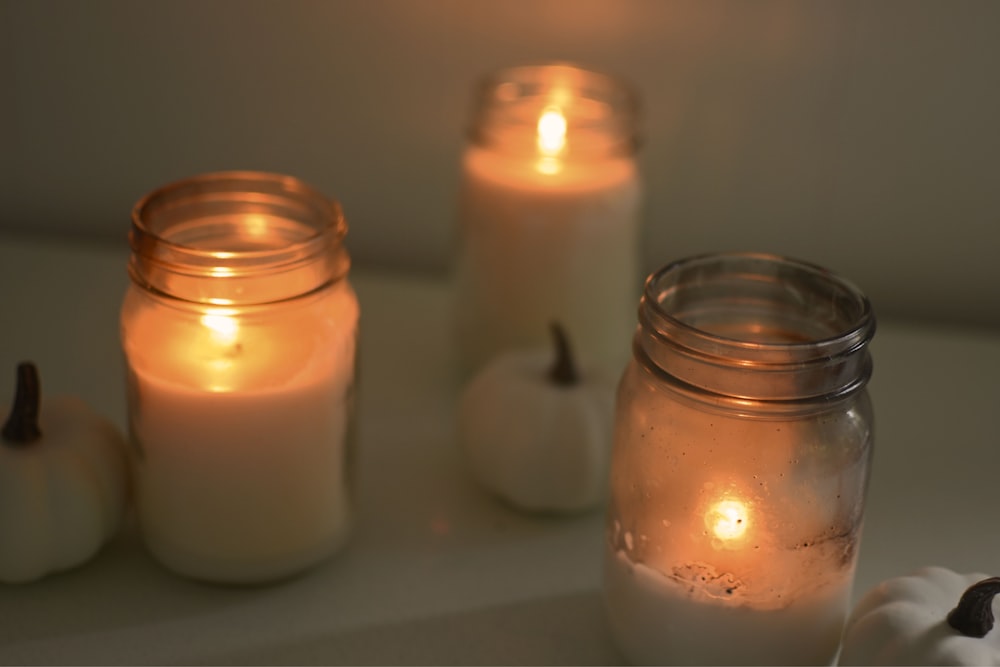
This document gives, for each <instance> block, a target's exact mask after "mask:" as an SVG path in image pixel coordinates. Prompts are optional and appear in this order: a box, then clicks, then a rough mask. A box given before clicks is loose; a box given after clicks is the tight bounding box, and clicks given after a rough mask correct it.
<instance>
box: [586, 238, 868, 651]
mask: <svg viewBox="0 0 1000 667" xmlns="http://www.w3.org/2000/svg"><path fill="white" fill-rule="evenodd" d="M874 332H875V318H874V315H873V313H872V309H871V307H870V304H869V302H868V300H867V299H866V298H865V296H864V295H863V294H862V293H861V292H860V291H859V290H858V289H857V288H856V287H854V286H853V285H852V284H850V283H849V282H847V281H845V280H842V279H840V278H838V277H837V276H835V275H833V274H831V273H830V272H828V271H826V270H824V269H822V268H819V267H816V266H813V265H811V264H807V263H804V262H799V261H795V260H792V259H787V258H782V257H776V256H770V255H759V254H720V255H709V256H701V257H695V258H691V259H686V260H682V261H679V262H676V263H673V264H670V265H668V266H666V267H665V268H663V269H661V270H660V271H658V272H656V273H654V274H653V275H651V276H650V277H649V279H648V280H647V282H646V287H645V291H644V294H643V296H642V299H641V301H640V306H639V327H638V329H637V331H636V334H635V338H634V343H633V360H632V361H631V362H630V363H629V365H628V366H627V368H626V370H625V373H624V375H623V378H622V381H621V384H620V387H619V393H618V402H617V408H616V423H615V436H614V449H613V454H612V470H611V501H610V508H609V515H608V525H607V537H608V551H607V554H606V560H605V579H604V591H605V603H606V606H607V610H608V614H609V618H610V622H611V627H612V632H613V635H614V637H615V639H616V641H617V643H618V645H619V647H620V648H621V650H622V652H623V653H624V655H625V656H626V657H627V658H628V659H629V660H631V661H633V662H636V663H660V664H666V663H673V664H744V665H746V664H830V662H831V661H832V660H833V659H834V657H835V656H836V653H837V648H838V645H839V640H840V632H841V628H842V625H843V621H844V617H845V615H846V612H847V607H848V600H849V594H850V588H851V584H852V581H853V577H854V568H855V560H856V555H857V550H858V543H859V539H860V534H861V526H862V518H863V511H864V504H865V496H866V492H867V484H868V477H869V467H870V461H871V456H872V446H873V414H872V407H871V403H870V401H869V398H868V393H867V391H866V389H865V385H866V383H867V382H868V379H869V377H870V375H871V371H872V362H871V357H870V354H869V351H868V343H869V342H870V340H871V339H872V336H873V335H874Z"/></svg>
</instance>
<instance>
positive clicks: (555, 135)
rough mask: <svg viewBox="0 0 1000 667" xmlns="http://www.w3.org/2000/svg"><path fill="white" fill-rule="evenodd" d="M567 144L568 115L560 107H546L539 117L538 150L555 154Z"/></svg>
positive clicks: (543, 153)
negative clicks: (564, 114)
mask: <svg viewBox="0 0 1000 667" xmlns="http://www.w3.org/2000/svg"><path fill="white" fill-rule="evenodd" d="M565 146H566V117H565V116H563V114H562V111H560V110H559V108H558V107H546V109H545V111H544V112H543V113H542V115H541V117H540V118H539V119H538V150H539V151H540V152H541V153H542V155H547V156H550V157H552V156H555V155H558V154H559V152H560V151H562V149H563V148H565Z"/></svg>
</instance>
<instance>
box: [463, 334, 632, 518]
mask: <svg viewBox="0 0 1000 667" xmlns="http://www.w3.org/2000/svg"><path fill="white" fill-rule="evenodd" d="M552 331H553V337H554V340H555V347H556V360H555V363H554V364H552V357H551V355H552V352H551V351H550V350H517V351H510V352H506V353H503V354H501V355H499V356H498V357H496V358H495V359H494V360H493V361H491V362H490V363H488V364H487V365H486V367H485V368H484V369H483V370H482V371H481V372H480V373H479V374H478V375H476V376H475V377H474V378H473V380H472V381H471V382H470V383H469V385H468V386H467V387H466V389H465V391H464V392H463V394H462V397H461V402H460V406H459V424H458V431H459V442H460V445H461V447H462V449H463V450H464V452H465V457H466V459H467V462H468V464H469V467H470V468H471V471H472V473H473V475H474V477H475V478H476V479H477V480H478V481H479V482H480V483H481V484H482V485H483V486H484V487H485V488H486V489H488V490H489V491H491V492H493V493H494V494H496V495H498V496H500V497H501V498H502V499H503V500H505V501H507V502H508V503H510V504H511V505H513V506H514V507H516V508H519V509H522V510H528V511H537V512H576V511H581V510H586V509H590V508H593V507H596V506H597V505H598V504H599V503H600V502H601V501H602V500H603V498H604V496H605V493H606V487H607V477H608V465H609V460H610V456H611V437H612V422H613V418H614V394H615V385H614V382H612V381H609V380H608V379H607V378H606V377H604V376H602V375H600V374H598V373H591V374H586V375H585V374H583V373H581V372H580V371H579V369H577V367H576V364H575V363H574V361H573V358H572V355H571V353H570V347H569V342H568V340H567V338H566V335H565V333H564V332H563V330H562V328H561V327H560V326H559V325H557V324H554V325H552Z"/></svg>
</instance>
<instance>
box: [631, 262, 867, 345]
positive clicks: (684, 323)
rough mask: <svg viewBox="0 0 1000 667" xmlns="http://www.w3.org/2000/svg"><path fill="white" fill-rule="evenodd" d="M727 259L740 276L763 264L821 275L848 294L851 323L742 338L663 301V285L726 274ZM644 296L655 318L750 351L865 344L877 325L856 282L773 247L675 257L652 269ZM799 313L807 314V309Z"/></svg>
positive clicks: (844, 305)
mask: <svg viewBox="0 0 1000 667" xmlns="http://www.w3.org/2000/svg"><path fill="white" fill-rule="evenodd" d="M723 264H729V265H731V266H732V267H734V268H737V269H739V271H738V272H737V273H734V277H735V279H737V280H747V279H751V278H752V277H753V269H754V268H755V267H756V268H757V269H758V273H759V272H760V270H765V271H773V272H774V275H775V276H776V277H779V278H781V279H782V280H786V281H787V280H788V279H790V278H792V277H795V278H797V279H810V280H815V281H818V282H820V283H822V284H823V286H824V287H825V288H828V289H829V290H831V296H832V295H833V294H834V293H836V294H837V295H840V296H842V297H844V300H842V301H841V308H840V312H841V313H844V311H846V310H848V309H850V311H851V312H850V314H851V315H852V316H851V317H850V318H849V319H850V324H848V325H846V326H842V327H837V328H836V330H835V329H834V328H832V327H831V328H830V330H829V332H828V333H827V335H819V336H816V337H810V338H805V339H801V340H764V339H744V338H739V337H735V336H732V335H725V334H722V333H718V332H714V331H710V330H707V329H705V328H703V327H701V326H699V325H697V324H692V323H691V322H690V321H688V320H686V319H685V318H684V317H681V316H678V314H677V313H676V312H675V311H673V310H671V309H670V308H668V307H665V306H664V305H663V302H664V298H663V292H664V289H665V288H676V287H677V285H678V283H679V281H680V279H681V278H682V277H684V276H691V275H693V274H697V273H699V272H702V271H704V270H706V269H707V271H708V272H712V271H718V272H720V273H719V275H722V274H723V270H722V269H721V268H720V267H722V266H723ZM781 272H784V274H785V275H784V276H779V275H778V274H779V273H781ZM642 301H643V305H644V306H645V307H646V308H649V309H650V310H651V311H652V312H653V313H655V317H656V319H657V320H659V321H660V322H661V323H666V324H669V326H670V327H671V328H676V329H677V330H679V331H683V332H685V333H686V334H688V335H689V336H691V337H693V338H694V339H696V340H700V341H702V342H703V343H706V344H712V345H716V346H719V345H721V346H726V347H733V348H739V349H744V350H746V351H748V352H753V351H759V352H766V351H788V350H795V349H805V348H809V349H811V350H814V351H815V350H817V348H827V347H830V346H838V347H840V346H843V344H844V343H845V342H847V341H851V342H853V343H856V344H861V345H863V344H865V343H867V342H868V341H869V340H871V338H872V337H873V336H874V333H875V326H876V325H875V315H874V310H873V308H872V305H871V302H870V301H869V299H868V297H867V296H865V294H864V293H863V292H862V291H861V289H860V288H859V287H858V286H857V285H855V284H854V283H853V282H851V281H850V280H847V279H846V278H843V277H841V276H840V275H838V274H836V273H834V272H832V271H830V270H828V269H826V268H824V267H822V266H820V265H818V264H814V263H812V262H808V261H804V260H800V259H796V258H792V257H788V256H784V255H779V254H773V253H763V252H717V253H704V254H700V255H694V256H690V257H686V258H682V259H678V260H675V261H672V262H670V263H668V264H666V265H665V266H663V267H662V268H660V269H659V270H657V271H654V272H653V273H652V274H650V275H649V277H648V278H647V279H646V283H645V285H644V288H643V297H642ZM800 314H803V315H804V314H805V311H802V312H801V313H800ZM831 324H832V323H831ZM851 347H853V345H852V346H851Z"/></svg>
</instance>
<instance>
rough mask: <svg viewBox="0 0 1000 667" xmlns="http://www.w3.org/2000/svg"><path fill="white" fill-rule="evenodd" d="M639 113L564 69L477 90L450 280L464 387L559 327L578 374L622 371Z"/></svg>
mask: <svg viewBox="0 0 1000 667" xmlns="http://www.w3.org/2000/svg"><path fill="white" fill-rule="evenodd" d="M637 107H638V102H637V96H636V94H635V93H634V92H633V91H632V89H631V88H630V87H629V86H628V85H627V84H626V83H625V82H623V81H621V80H620V79H618V78H616V77H613V76H610V75H607V74H603V73H600V72H595V71H591V70H587V69H583V68H580V67H577V66H575V65H570V64H564V63H557V64H547V65H528V66H523V67H511V68H508V69H503V70H500V71H497V72H494V73H492V74H490V75H489V76H487V77H486V78H485V79H484V80H483V81H482V82H481V84H480V86H479V87H478V88H477V90H476V96H475V104H474V110H473V117H472V127H471V131H470V133H469V138H468V142H467V144H466V147H465V151H464V153H463V156H462V175H461V192H460V201H459V215H458V218H459V219H458V227H459V228H458V259H457V265H456V270H455V272H456V280H455V283H456V303H455V320H456V330H457V341H458V344H457V347H458V354H459V360H460V363H459V367H460V369H461V372H462V373H463V374H469V373H472V372H474V371H476V370H479V369H480V368H481V367H482V366H483V365H485V363H486V362H487V361H489V360H490V359H492V358H493V357H495V356H496V355H497V354H499V353H501V352H503V351H506V350H510V349H515V348H527V347H536V346H537V347H544V348H546V349H547V347H548V343H549V338H548V337H549V331H550V325H551V323H552V322H553V321H558V322H560V323H561V324H562V326H563V327H564V328H565V330H566V331H567V333H568V335H569V336H570V337H571V339H572V340H573V341H574V349H575V351H576V354H577V356H578V358H579V359H580V362H581V363H582V364H583V365H585V366H590V367H592V366H598V365H601V366H604V367H605V368H607V369H608V370H611V371H612V372H614V373H616V374H617V373H618V372H619V371H620V369H621V367H622V365H623V364H624V363H625V361H626V359H627V357H628V341H629V338H630V337H631V335H632V328H633V326H634V308H635V301H636V299H637V298H638V295H639V292H640V290H641V283H642V275H641V271H640V269H639V263H638V235H639V225H640V203H641V190H642V188H641V183H640V178H639V170H638V168H637V164H636V160H635V155H636V146H637V138H636V133H637V125H638V120H637V118H638V111H637Z"/></svg>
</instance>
